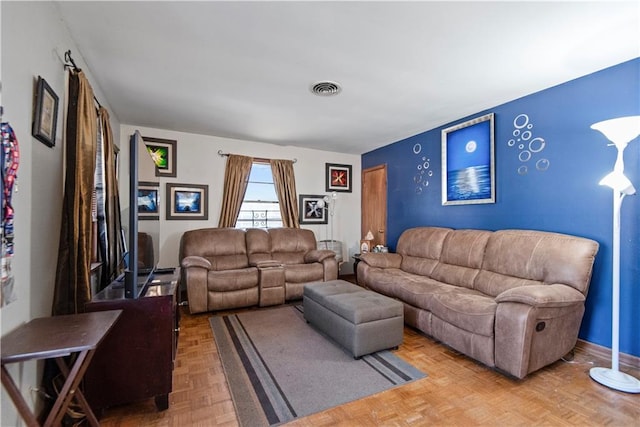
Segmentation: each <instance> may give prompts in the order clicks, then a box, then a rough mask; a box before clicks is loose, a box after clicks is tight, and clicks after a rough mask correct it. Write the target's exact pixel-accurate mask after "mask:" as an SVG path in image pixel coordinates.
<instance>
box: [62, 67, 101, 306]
mask: <svg viewBox="0 0 640 427" xmlns="http://www.w3.org/2000/svg"><path fill="white" fill-rule="evenodd" d="M68 99H69V106H68V111H67V128H66V152H65V157H66V172H65V186H64V198H63V202H62V227H61V230H60V246H59V249H58V268H57V271H56V281H55V290H54V297H53V308H52V312H53V314H54V315H59V314H72V313H81V312H83V311H84V304H85V302H87V301H88V300H89V299H90V298H91V290H90V282H89V276H90V269H91V266H90V265H91V198H92V194H93V187H94V183H93V179H94V172H95V168H96V147H97V121H98V118H97V113H96V108H95V105H94V102H93V99H94V98H93V89H92V88H91V85H90V84H89V82H88V80H87V78H86V76H85V75H84V73H83V72H82V71H80V72H77V73H76V72H70V74H69V97H68Z"/></svg>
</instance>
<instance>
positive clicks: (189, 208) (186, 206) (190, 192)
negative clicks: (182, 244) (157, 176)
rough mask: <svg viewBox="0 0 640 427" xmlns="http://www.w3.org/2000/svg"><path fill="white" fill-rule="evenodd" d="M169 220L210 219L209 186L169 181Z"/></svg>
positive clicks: (167, 195) (167, 196)
mask: <svg viewBox="0 0 640 427" xmlns="http://www.w3.org/2000/svg"><path fill="white" fill-rule="evenodd" d="M166 198H167V219H168V220H207V219H209V186H208V185H198V184H174V183H167V194H166Z"/></svg>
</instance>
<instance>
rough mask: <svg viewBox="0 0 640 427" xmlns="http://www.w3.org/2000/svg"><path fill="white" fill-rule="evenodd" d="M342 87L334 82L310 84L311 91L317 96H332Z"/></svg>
mask: <svg viewBox="0 0 640 427" xmlns="http://www.w3.org/2000/svg"><path fill="white" fill-rule="evenodd" d="M341 90H342V88H341V87H340V85H339V84H338V83H336V82H330V81H324V82H317V83H314V84H313V85H312V86H311V92H313V93H314V94H315V95H318V96H333V95H337V94H339V93H340V91H341Z"/></svg>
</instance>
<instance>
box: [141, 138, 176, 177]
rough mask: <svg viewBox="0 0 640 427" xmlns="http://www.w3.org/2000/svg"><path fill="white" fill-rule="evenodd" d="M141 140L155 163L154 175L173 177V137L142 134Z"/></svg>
mask: <svg viewBox="0 0 640 427" xmlns="http://www.w3.org/2000/svg"><path fill="white" fill-rule="evenodd" d="M142 140H143V141H144V145H146V147H147V151H148V152H149V155H150V156H151V158H152V159H153V163H154V164H155V165H156V176H161V177H168V178H175V177H176V176H177V170H176V165H177V162H176V159H177V157H178V156H177V153H176V145H177V141H175V140H173V139H162V138H150V137H148V136H143V137H142Z"/></svg>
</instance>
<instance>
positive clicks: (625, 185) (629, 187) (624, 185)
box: [599, 171, 636, 196]
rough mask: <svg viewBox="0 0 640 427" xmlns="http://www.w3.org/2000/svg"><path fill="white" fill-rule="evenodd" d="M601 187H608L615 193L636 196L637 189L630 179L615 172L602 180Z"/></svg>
mask: <svg viewBox="0 0 640 427" xmlns="http://www.w3.org/2000/svg"><path fill="white" fill-rule="evenodd" d="M599 184H600V185H606V186H607V187H609V188H613V189H614V190H615V191H619V192H620V193H623V194H626V195H627V196H631V195H632V194H636V188H635V187H634V186H633V184H632V183H631V181H630V180H629V178H627V177H626V176H625V175H624V174H623V173H621V172H618V171H613V172H611V173H610V174H608V175H607V176H605V177H604V178H602V179H601V180H600V183H599Z"/></svg>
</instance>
